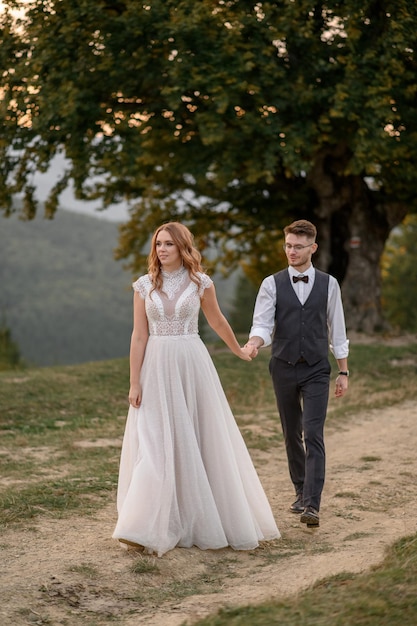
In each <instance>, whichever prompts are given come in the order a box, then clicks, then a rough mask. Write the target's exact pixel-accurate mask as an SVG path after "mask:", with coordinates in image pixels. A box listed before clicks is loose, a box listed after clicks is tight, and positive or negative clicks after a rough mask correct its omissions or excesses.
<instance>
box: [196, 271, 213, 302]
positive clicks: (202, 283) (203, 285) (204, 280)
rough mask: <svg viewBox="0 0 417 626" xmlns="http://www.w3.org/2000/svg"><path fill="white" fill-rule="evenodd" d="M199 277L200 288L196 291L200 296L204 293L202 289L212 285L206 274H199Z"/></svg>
mask: <svg viewBox="0 0 417 626" xmlns="http://www.w3.org/2000/svg"><path fill="white" fill-rule="evenodd" d="M199 278H200V289H199V290H198V293H199V295H200V297H201V296H202V295H203V294H204V290H205V289H208V288H209V287H211V286H212V284H213V281H212V280H211V278H210V276H207V274H200V275H199Z"/></svg>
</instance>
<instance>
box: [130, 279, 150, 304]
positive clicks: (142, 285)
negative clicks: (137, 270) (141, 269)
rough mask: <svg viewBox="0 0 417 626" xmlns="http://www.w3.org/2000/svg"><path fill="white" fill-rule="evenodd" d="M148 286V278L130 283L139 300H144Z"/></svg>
mask: <svg viewBox="0 0 417 626" xmlns="http://www.w3.org/2000/svg"><path fill="white" fill-rule="evenodd" d="M149 284H150V281H149V279H148V276H141V277H140V278H138V279H137V280H136V281H135V282H134V283H132V287H133V290H134V291H137V293H138V294H139V295H140V297H141V298H143V299H145V298H146V296H147V294H148V291H149Z"/></svg>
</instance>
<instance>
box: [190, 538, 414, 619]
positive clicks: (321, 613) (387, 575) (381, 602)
mask: <svg viewBox="0 0 417 626" xmlns="http://www.w3.org/2000/svg"><path fill="white" fill-rule="evenodd" d="M416 580H417V537H408V538H404V539H401V540H400V541H398V542H396V543H395V545H394V546H393V547H392V548H391V549H390V551H389V554H388V555H387V557H386V558H385V560H384V562H383V563H382V564H381V565H380V566H378V567H375V568H373V569H372V570H371V571H370V572H368V573H366V574H362V575H356V576H354V575H351V574H348V573H346V574H338V575H337V576H332V577H330V578H326V579H325V580H323V581H321V582H319V583H317V584H316V585H314V586H313V587H312V588H311V590H309V591H308V592H305V593H303V594H302V595H300V596H299V597H297V598H296V599H289V600H286V601H281V602H270V603H266V604H263V605H261V606H256V607H251V606H246V607H240V608H230V609H225V610H221V611H220V612H219V613H218V615H215V616H212V617H209V618H206V619H203V620H200V621H199V622H197V624H198V626H226V625H227V626H275V625H277V626H278V625H279V626H299V625H300V624H304V625H306V626H352V625H353V624H354V625H355V626H395V625H400V624H401V625H402V626H414V625H415V623H416V611H417V593H416Z"/></svg>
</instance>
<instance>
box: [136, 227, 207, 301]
mask: <svg viewBox="0 0 417 626" xmlns="http://www.w3.org/2000/svg"><path fill="white" fill-rule="evenodd" d="M163 230H166V231H167V232H168V233H169V234H170V236H171V238H172V241H173V242H174V243H175V245H176V246H177V247H178V250H179V253H180V255H181V257H182V263H183V265H184V267H185V268H186V269H187V270H188V273H189V275H190V278H191V280H192V281H193V282H194V283H196V285H198V286H200V282H201V281H200V278H199V276H198V272H202V271H203V268H202V266H201V254H200V253H199V251H198V250H197V248H196V247H195V245H194V237H193V235H192V233H191V232H190V231H189V230H188V228H187V227H186V226H184V224H180V222H168V223H167V224H162V225H161V226H159V228H157V230H156V231H155V233H154V235H153V237H152V243H151V251H150V253H149V256H148V273H149V275H150V278H151V281H152V285H153V287H152V291H153V290H154V289H159V290H161V289H162V281H163V277H162V272H161V266H160V264H159V259H158V255H157V252H156V242H157V239H158V235H159V233H160V232H161V231H163Z"/></svg>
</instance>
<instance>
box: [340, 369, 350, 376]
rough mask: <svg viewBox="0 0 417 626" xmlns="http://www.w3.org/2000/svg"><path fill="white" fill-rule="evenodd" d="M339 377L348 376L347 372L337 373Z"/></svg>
mask: <svg viewBox="0 0 417 626" xmlns="http://www.w3.org/2000/svg"><path fill="white" fill-rule="evenodd" d="M339 376H349V370H346V372H339Z"/></svg>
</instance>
